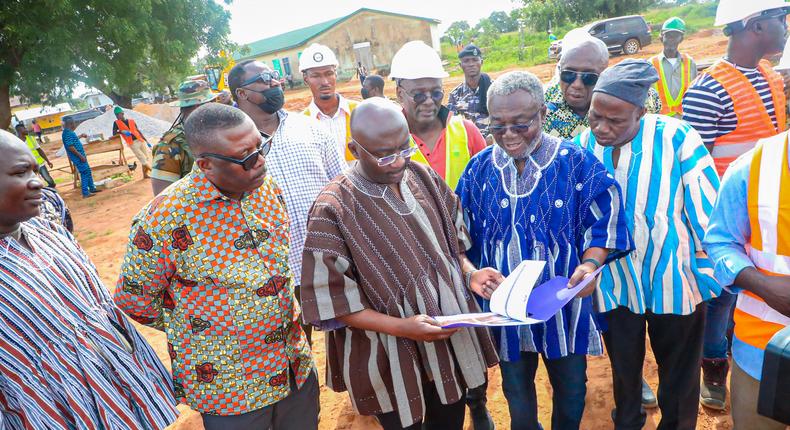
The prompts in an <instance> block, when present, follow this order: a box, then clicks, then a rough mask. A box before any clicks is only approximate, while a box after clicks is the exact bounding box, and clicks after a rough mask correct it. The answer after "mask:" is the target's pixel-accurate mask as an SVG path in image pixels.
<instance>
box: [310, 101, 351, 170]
mask: <svg viewBox="0 0 790 430" xmlns="http://www.w3.org/2000/svg"><path fill="white" fill-rule="evenodd" d="M346 101H347V102H348V113H347V114H346V162H348V163H350V162H352V161H354V160H356V158H354V155H352V154H351V151H350V150H349V149H348V142H351V112H353V111H354V109H356V107H357V105H358V104H359V102H358V101H355V100H349V99H346ZM338 109H340V108H339V107H338ZM302 114H304V115H306V116H312V115H310V108H309V107H307V108H305V110H303V111H302ZM333 137H334V136H333Z"/></svg>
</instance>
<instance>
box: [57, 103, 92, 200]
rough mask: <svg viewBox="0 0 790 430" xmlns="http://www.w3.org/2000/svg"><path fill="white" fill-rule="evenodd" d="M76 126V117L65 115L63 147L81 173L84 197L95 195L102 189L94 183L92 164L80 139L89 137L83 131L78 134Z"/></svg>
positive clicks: (62, 137)
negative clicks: (89, 162) (75, 130)
mask: <svg viewBox="0 0 790 430" xmlns="http://www.w3.org/2000/svg"><path fill="white" fill-rule="evenodd" d="M74 127H75V124H74V118H72V117H70V116H67V117H63V133H62V134H61V139H62V140H63V147H64V148H66V155H67V156H68V157H69V160H70V161H71V163H72V164H74V167H75V168H76V169H77V172H78V173H79V175H80V187H81V188H82V198H88V197H93V196H94V195H96V193H98V192H100V190H97V189H96V186H95V185H94V184H93V172H91V166H90V164H88V157H87V156H86V155H85V148H83V147H82V141H80V138H87V137H88V135H87V134H85V133H82V134H81V135H79V136H77V133H75V132H74Z"/></svg>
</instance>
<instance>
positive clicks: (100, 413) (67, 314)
mask: <svg viewBox="0 0 790 430" xmlns="http://www.w3.org/2000/svg"><path fill="white" fill-rule="evenodd" d="M21 228H22V234H23V235H24V238H25V241H26V243H27V245H28V247H24V246H22V245H20V243H19V242H17V241H16V240H15V239H13V238H11V237H5V238H2V239H0V429H3V430H17V429H19V430H21V429H35V430H38V429H42V430H43V429H70V430H71V429H74V430H76V429H80V430H88V429H113V430H154V429H156V430H158V429H162V428H165V427H166V426H168V425H169V424H171V423H172V422H173V421H175V420H176V416H177V415H178V412H177V411H176V400H175V398H174V397H173V388H172V385H171V383H170V375H169V374H168V373H167V370H166V369H165V367H164V366H163V365H162V362H161V361H159V358H157V356H156V354H155V353H154V351H153V349H152V348H151V346H150V345H149V344H148V343H147V342H146V341H145V339H144V338H143V337H142V336H141V335H140V333H138V332H137V330H135V328H134V326H133V325H132V323H131V321H129V320H128V319H127V318H126V317H125V316H124V315H123V312H121V310H120V309H118V307H117V306H116V305H115V303H113V300H112V296H110V293H109V291H108V290H107V288H105V286H104V285H103V284H102V282H101V279H99V275H98V273H97V272H96V267H95V266H94V265H93V263H91V261H90V259H88V256H87V255H86V254H85V252H83V250H82V249H81V248H80V247H79V245H77V242H76V241H75V240H74V237H72V236H71V234H69V233H68V232H67V231H66V229H64V228H63V227H62V226H60V225H57V224H55V223H52V222H49V221H47V220H45V219H43V218H40V217H37V218H33V219H31V220H29V221H27V222H24V223H22V226H21Z"/></svg>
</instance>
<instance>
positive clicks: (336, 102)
mask: <svg viewBox="0 0 790 430" xmlns="http://www.w3.org/2000/svg"><path fill="white" fill-rule="evenodd" d="M337 66H338V62H337V57H336V56H335V53H334V52H332V50H331V49H329V48H328V47H326V46H324V45H319V44H317V43H313V44H312V45H310V46H308V47H307V49H305V50H304V52H302V56H301V57H299V71H300V72H302V79H304V82H305V84H307V86H308V87H309V88H310V92H311V93H312V94H313V100H312V101H311V102H310V106H307V108H306V109H305V110H304V112H303V113H304V114H305V115H307V116H309V117H312V118H315V119H317V120H318V121H319V122H320V123H321V125H322V126H323V127H324V129H325V130H326V131H327V132H328V133H329V134H330V135H332V137H334V138H335V139H336V140H337V147H338V151H340V154H341V155H343V157H344V158H345V160H346V162H351V161H353V160H354V156H353V155H351V152H350V151H349V150H348V142H350V141H351V111H353V110H354V108H355V107H356V106H357V102H356V101H354V100H349V99H347V98H345V97H343V96H342V95H340V94H339V93H337V92H336V91H335V84H336V82H337Z"/></svg>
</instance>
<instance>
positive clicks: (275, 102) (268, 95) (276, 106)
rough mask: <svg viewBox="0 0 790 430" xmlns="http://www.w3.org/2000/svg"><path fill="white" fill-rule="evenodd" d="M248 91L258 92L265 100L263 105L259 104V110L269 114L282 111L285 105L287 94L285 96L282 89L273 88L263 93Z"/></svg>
mask: <svg viewBox="0 0 790 430" xmlns="http://www.w3.org/2000/svg"><path fill="white" fill-rule="evenodd" d="M248 91H252V92H256V93H258V94H260V95H262V96H263V97H264V98H265V100H264V101H263V103H259V104H258V108H260V110H262V111H264V112H266V113H268V114H273V113H275V112H277V111H278V110H280V109H282V107H283V104H284V103H285V94H283V90H282V88H280V87H272V88H268V89H265V90H263V91H255V90H250V89H248Z"/></svg>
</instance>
